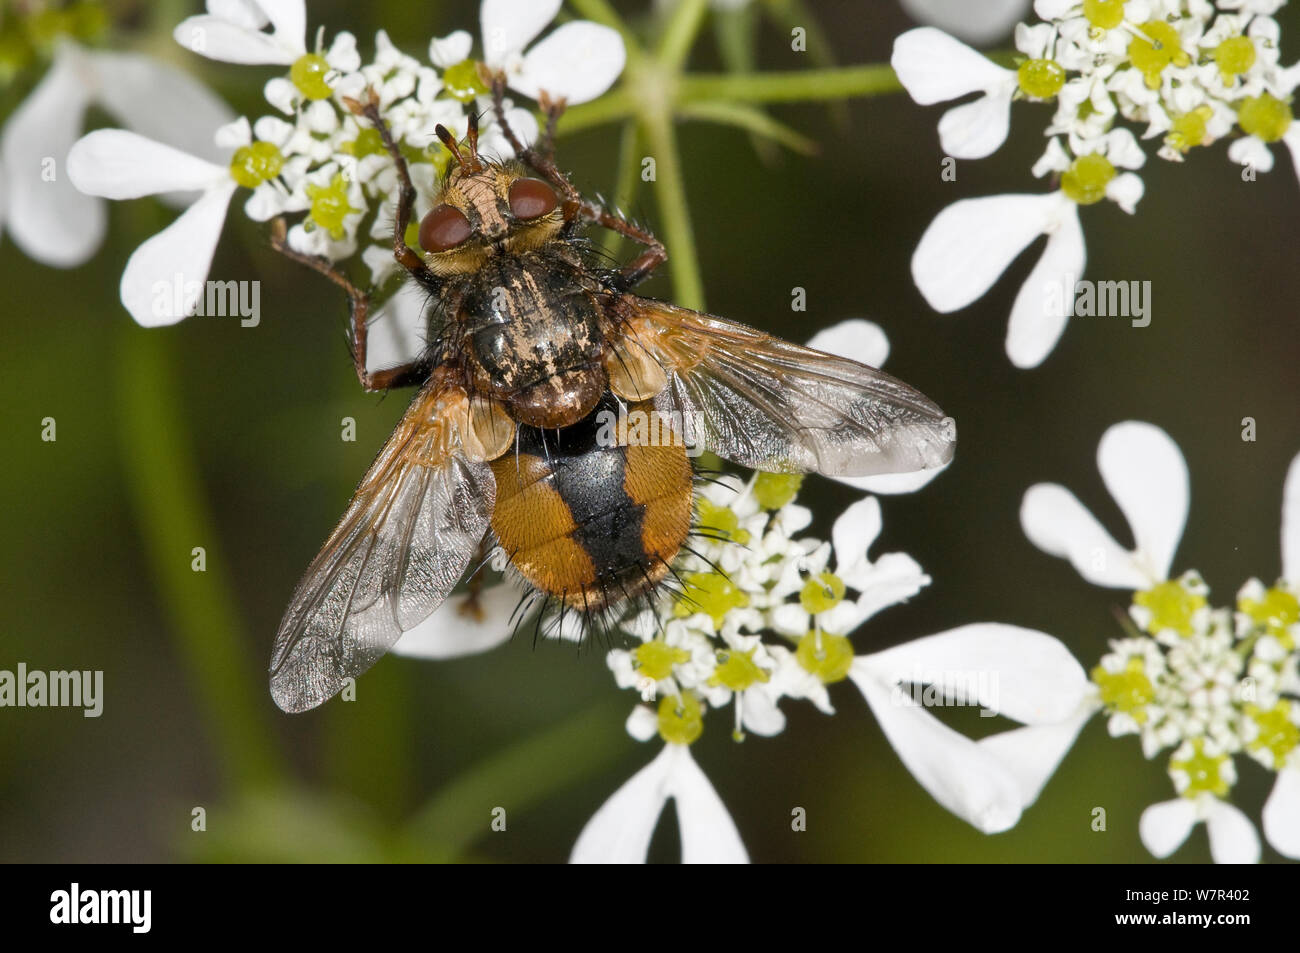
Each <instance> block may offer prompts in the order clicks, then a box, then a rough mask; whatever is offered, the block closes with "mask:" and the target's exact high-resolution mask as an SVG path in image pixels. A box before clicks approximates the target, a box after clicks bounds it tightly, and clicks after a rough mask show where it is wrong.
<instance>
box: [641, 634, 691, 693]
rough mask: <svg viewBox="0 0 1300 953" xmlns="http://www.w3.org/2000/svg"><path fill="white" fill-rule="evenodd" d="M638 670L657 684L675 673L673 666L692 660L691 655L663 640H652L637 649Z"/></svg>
mask: <svg viewBox="0 0 1300 953" xmlns="http://www.w3.org/2000/svg"><path fill="white" fill-rule="evenodd" d="M634 654H635V656H636V670H637V671H638V672H640V673H641V674H642V675H644V676H645V677H646V678H652V679H654V680H655V681H656V682H658V681H661V680H663V679H665V678H667V677H668V676H669V675H671V674H672V673H673V666H674V665H678V664H680V663H682V662H686V661H689V660H690V657H691V653H690V652H688V651H686V650H685V649H681V648H678V647H677V646H675V645H669V644H668V643H667V642H665V641H664V640H663V639H652V640H651V641H649V642H642V643H641V644H640V645H638V646H637V647H636V652H635V653H634Z"/></svg>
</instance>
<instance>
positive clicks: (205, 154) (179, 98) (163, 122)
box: [93, 52, 235, 162]
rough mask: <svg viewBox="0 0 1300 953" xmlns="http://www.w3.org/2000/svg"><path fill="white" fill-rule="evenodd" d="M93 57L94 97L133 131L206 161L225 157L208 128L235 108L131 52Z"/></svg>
mask: <svg viewBox="0 0 1300 953" xmlns="http://www.w3.org/2000/svg"><path fill="white" fill-rule="evenodd" d="M93 61H94V64H95V71H96V73H97V77H98V83H97V89H96V98H97V99H98V100H99V102H100V103H101V104H103V106H104V108H106V109H107V110H108V111H109V112H110V113H112V114H113V115H114V116H116V117H117V118H118V120H119V121H120V122H121V123H122V124H123V125H124V126H126V127H127V128H128V129H130V130H131V131H132V132H137V133H139V134H140V135H142V136H144V137H146V138H148V139H156V140H158V141H159V142H165V143H166V144H167V145H169V146H174V147H175V148H177V149H179V150H181V151H182V152H188V153H189V154H190V155H194V156H198V157H199V158H201V159H207V160H209V161H211V162H225V161H227V160H228V159H229V156H228V155H227V154H226V152H225V150H223V149H221V148H219V147H218V146H217V144H216V143H215V142H214V141H213V133H214V132H215V131H216V130H217V128H218V127H220V126H224V125H226V124H227V123H229V122H230V121H231V120H233V119H234V118H235V116H234V113H233V112H231V110H230V107H229V106H227V105H226V104H225V103H224V102H222V100H221V99H220V98H218V97H217V96H216V95H215V94H214V93H213V92H212V91H211V90H209V89H208V88H207V87H206V86H204V85H203V84H202V83H200V82H199V81H198V80H196V79H194V78H193V77H191V76H190V75H189V74H188V73H185V72H183V71H181V70H178V69H175V68H173V67H172V66H169V65H167V64H166V63H161V62H159V61H157V60H155V59H152V58H150V57H147V56H138V55H136V54H132V53H108V52H105V53H96V54H94V57H93Z"/></svg>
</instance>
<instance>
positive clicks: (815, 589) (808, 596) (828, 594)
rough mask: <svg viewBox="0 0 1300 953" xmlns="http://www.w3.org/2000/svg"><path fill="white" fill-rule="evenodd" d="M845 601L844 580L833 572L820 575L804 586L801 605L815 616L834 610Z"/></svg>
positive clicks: (800, 600) (800, 594)
mask: <svg viewBox="0 0 1300 953" xmlns="http://www.w3.org/2000/svg"><path fill="white" fill-rule="evenodd" d="M843 599H844V580H843V579H841V578H840V577H839V576H837V575H835V574H834V573H831V572H823V573H818V574H817V575H816V576H813V577H812V578H811V579H809V580H808V581H807V582H805V583H804V584H803V590H802V591H801V592H800V593H799V604H800V605H801V606H803V607H804V611H805V612H810V613H812V614H813V615H817V614H818V613H821V612H825V611H826V610H827V609H833V608H835V607H836V606H837V605H839V604H840V602H841V601H843Z"/></svg>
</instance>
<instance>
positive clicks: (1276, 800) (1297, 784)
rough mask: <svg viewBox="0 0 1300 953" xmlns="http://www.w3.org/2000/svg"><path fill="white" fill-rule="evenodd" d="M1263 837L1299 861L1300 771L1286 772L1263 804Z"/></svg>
mask: <svg viewBox="0 0 1300 953" xmlns="http://www.w3.org/2000/svg"><path fill="white" fill-rule="evenodd" d="M1263 820H1264V836H1265V837H1267V838H1268V842H1269V843H1270V844H1272V845H1273V849H1274V850H1275V851H1277V852H1278V853H1279V854H1282V855H1283V856H1284V857H1290V858H1291V859H1292V860H1300V770H1297V769H1296V768H1283V769H1282V770H1281V771H1279V772H1278V773H1277V780H1276V781H1274V782H1273V790H1272V792H1271V793H1270V794H1269V796H1268V800H1267V801H1265V802H1264V813H1263Z"/></svg>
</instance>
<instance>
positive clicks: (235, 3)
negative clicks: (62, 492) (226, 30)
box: [204, 0, 267, 30]
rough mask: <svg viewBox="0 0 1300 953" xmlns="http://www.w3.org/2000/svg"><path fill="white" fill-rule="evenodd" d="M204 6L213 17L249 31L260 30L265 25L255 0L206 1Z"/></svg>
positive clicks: (264, 16) (262, 14)
mask: <svg viewBox="0 0 1300 953" xmlns="http://www.w3.org/2000/svg"><path fill="white" fill-rule="evenodd" d="M204 6H206V7H207V8H208V13H210V14H212V15H213V16H214V17H220V18H221V19H223V20H229V21H230V22H231V23H234V24H235V25H236V26H242V27H245V28H247V29H249V30H260V29H262V27H264V26H266V24H267V19H266V14H265V13H263V12H262V8H261V7H260V6H258V5H257V0H207V3H205V4H204Z"/></svg>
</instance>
